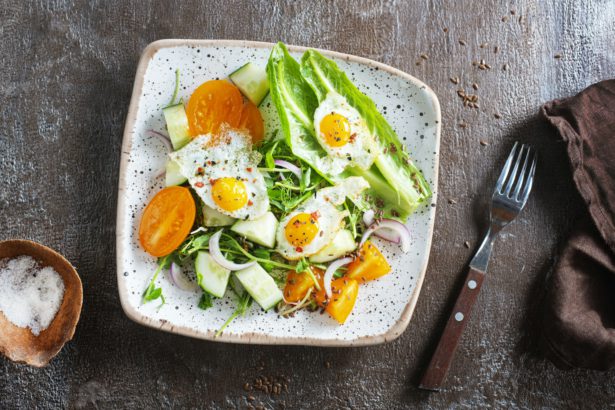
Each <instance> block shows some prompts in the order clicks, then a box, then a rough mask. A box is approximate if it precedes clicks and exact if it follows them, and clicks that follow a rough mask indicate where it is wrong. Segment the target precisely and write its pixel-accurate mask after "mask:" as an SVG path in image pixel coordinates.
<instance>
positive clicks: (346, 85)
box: [301, 50, 431, 212]
mask: <svg viewBox="0 0 615 410" xmlns="http://www.w3.org/2000/svg"><path fill="white" fill-rule="evenodd" d="M301 74H302V75H303V77H304V78H305V80H306V81H307V82H308V83H309V84H310V86H311V87H312V90H313V91H314V93H315V94H316V96H317V97H318V100H319V101H322V100H323V99H324V98H325V97H326V95H327V93H329V92H331V91H334V92H336V93H338V94H340V95H342V96H343V97H344V98H345V99H346V100H347V101H348V103H349V104H350V105H351V106H352V107H354V108H355V109H356V110H357V111H358V112H359V114H361V117H363V119H364V120H365V122H366V123H367V126H368V127H369V129H370V131H371V132H372V133H373V134H374V135H376V136H377V137H378V141H379V143H380V146H381V149H382V154H380V155H379V156H378V157H377V158H376V161H375V164H376V166H377V168H378V170H379V171H380V173H381V174H382V176H383V177H384V178H385V179H386V180H387V181H388V183H389V184H390V185H391V186H392V187H394V188H395V189H396V190H397V191H398V192H399V194H400V196H401V199H402V200H403V204H404V205H406V206H407V208H408V209H407V210H408V211H410V212H412V211H414V210H415V209H416V208H417V207H418V205H419V204H420V203H421V202H423V201H425V200H426V199H427V198H428V197H429V196H430V195H431V190H430V189H429V185H428V184H427V181H425V178H424V177H423V175H422V174H421V172H420V171H419V170H418V168H417V167H416V166H415V165H414V164H413V163H412V161H411V160H410V158H409V156H408V154H407V153H406V152H405V151H404V149H403V146H402V144H401V143H400V141H399V138H398V137H397V135H396V134H395V131H394V130H393V128H392V127H391V126H390V125H389V123H388V122H387V121H386V119H385V118H384V117H383V116H382V115H381V114H380V112H379V111H378V109H377V107H376V105H375V104H374V102H373V101H372V100H371V99H370V98H369V97H367V96H366V95H365V94H363V93H362V92H361V91H359V89H358V88H357V87H356V86H355V85H354V84H353V83H352V81H350V80H349V79H348V77H347V76H346V74H345V73H344V72H343V71H342V70H340V69H339V68H338V66H337V64H336V63H335V62H334V61H332V60H330V59H328V58H326V57H324V56H323V55H322V54H320V53H319V52H317V51H315V50H308V51H306V52H305V53H304V54H303V57H302V59H301ZM372 176H373V175H372ZM366 179H367V178H366ZM368 182H369V181H368ZM370 185H371V182H370Z"/></svg>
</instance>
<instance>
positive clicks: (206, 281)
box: [194, 251, 231, 298]
mask: <svg viewBox="0 0 615 410" xmlns="http://www.w3.org/2000/svg"><path fill="white" fill-rule="evenodd" d="M194 269H195V270H196V276H197V279H198V282H199V285H200V286H201V288H203V290H204V291H206V292H208V293H211V294H212V295H214V296H216V297H219V298H221V297H223V296H224V292H225V291H226V286H227V285H228V279H229V277H230V276H231V271H230V270H228V269H225V268H223V267H222V266H220V265H218V264H217V263H216V262H215V261H214V259H213V258H212V257H211V255H210V254H209V252H205V251H200V252H199V253H198V254H197V256H196V260H195V261H194Z"/></svg>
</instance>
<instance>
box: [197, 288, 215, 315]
mask: <svg viewBox="0 0 615 410" xmlns="http://www.w3.org/2000/svg"><path fill="white" fill-rule="evenodd" d="M213 299H214V297H213V296H212V295H210V294H209V293H208V292H205V291H204V292H203V294H202V295H201V299H199V304H198V307H199V309H203V310H207V309H209V308H210V307H212V306H213V305H214V300H213Z"/></svg>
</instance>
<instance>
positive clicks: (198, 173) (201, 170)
mask: <svg viewBox="0 0 615 410" xmlns="http://www.w3.org/2000/svg"><path fill="white" fill-rule="evenodd" d="M204 173H205V170H204V169H203V167H198V168H197V169H196V174H197V175H203V174H204Z"/></svg>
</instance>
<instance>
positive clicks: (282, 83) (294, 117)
mask: <svg viewBox="0 0 615 410" xmlns="http://www.w3.org/2000/svg"><path fill="white" fill-rule="evenodd" d="M267 75H268V78H269V85H270V93H271V98H272V101H273V103H274V105H275V107H276V109H277V111H278V115H279V117H280V123H281V130H282V132H283V135H284V140H285V142H286V144H287V145H288V146H289V147H290V149H291V151H292V153H293V154H294V155H295V156H297V157H298V158H300V159H302V160H303V161H305V162H306V163H307V164H308V165H310V166H311V167H312V168H313V169H314V170H315V171H316V172H318V173H319V174H320V175H322V176H323V178H325V179H326V180H327V181H328V182H329V183H336V182H338V181H340V180H341V179H344V178H347V177H348V176H352V175H356V176H362V177H364V178H365V179H366V180H367V181H368V182H369V184H370V189H369V190H368V191H367V192H366V196H365V198H364V199H366V200H364V201H356V202H355V205H357V206H358V207H360V208H361V209H366V208H367V207H369V206H370V205H372V206H374V205H375V206H376V207H378V208H381V209H383V211H384V213H385V215H386V216H389V217H397V218H399V219H402V220H405V218H407V217H408V216H409V215H410V213H412V212H413V211H414V209H415V208H416V204H415V202H411V201H408V200H407V199H405V198H403V197H402V195H401V194H400V193H399V191H397V190H396V189H395V188H393V187H392V186H391V185H390V184H389V183H388V182H387V180H386V179H385V178H384V177H383V176H382V174H381V173H380V171H379V170H378V169H377V168H376V167H375V166H372V168H370V169H369V170H362V169H360V168H358V167H353V168H348V169H346V170H345V171H343V172H338V173H330V172H327V169H328V168H327V169H325V167H324V166H323V165H325V164H326V162H325V160H326V159H327V154H326V152H325V151H324V150H323V149H322V147H321V146H320V144H319V143H318V141H317V140H316V137H315V131H314V124H313V118H314V111H315V110H316V108H317V106H318V103H319V102H318V98H317V95H316V94H315V92H314V89H313V88H312V86H311V85H310V84H309V83H308V82H307V81H306V80H305V78H304V77H303V76H302V74H301V67H300V65H299V63H298V62H297V61H296V60H295V59H294V58H293V57H292V56H290V54H289V53H288V50H287V49H286V46H285V45H284V44H283V43H278V44H276V45H275V46H274V47H273V50H272V51H271V56H270V57H269V62H268V64H267ZM327 165H328V164H327Z"/></svg>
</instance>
